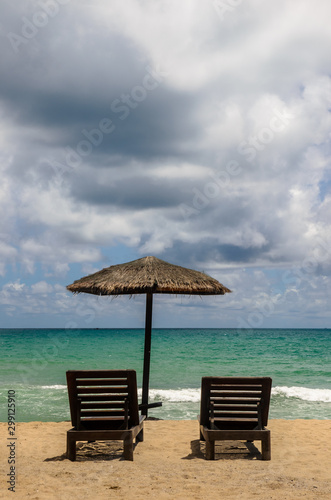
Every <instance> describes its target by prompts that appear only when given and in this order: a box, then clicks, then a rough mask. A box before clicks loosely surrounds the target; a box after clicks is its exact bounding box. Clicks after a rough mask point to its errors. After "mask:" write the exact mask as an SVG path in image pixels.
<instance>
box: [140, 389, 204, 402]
mask: <svg viewBox="0 0 331 500" xmlns="http://www.w3.org/2000/svg"><path fill="white" fill-rule="evenodd" d="M138 394H139V395H141V390H139V391H138ZM149 398H150V400H154V401H169V402H172V403H184V402H189V403H198V402H199V401H200V389H177V390H176V389H150V390H149Z"/></svg>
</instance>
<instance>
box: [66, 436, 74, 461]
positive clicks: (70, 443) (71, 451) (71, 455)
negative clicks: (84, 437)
mask: <svg viewBox="0 0 331 500" xmlns="http://www.w3.org/2000/svg"><path fill="white" fill-rule="evenodd" d="M67 458H68V459H69V460H71V461H73V462H74V461H75V460H76V440H75V439H73V438H72V437H71V436H70V435H69V433H67Z"/></svg>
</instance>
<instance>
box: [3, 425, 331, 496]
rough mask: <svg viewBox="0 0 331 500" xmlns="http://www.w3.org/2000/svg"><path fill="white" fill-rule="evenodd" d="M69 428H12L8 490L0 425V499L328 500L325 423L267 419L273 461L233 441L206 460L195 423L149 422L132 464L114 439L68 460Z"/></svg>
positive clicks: (329, 457)
mask: <svg viewBox="0 0 331 500" xmlns="http://www.w3.org/2000/svg"><path fill="white" fill-rule="evenodd" d="M69 428H70V424H69V422H60V423H52V422H46V423H45V422H29V423H18V424H17V425H16V437H17V440H16V441H15V450H13V452H14V453H15V459H16V464H15V467H16V468H15V473H16V480H15V493H13V492H10V491H8V490H7V488H8V486H9V484H8V483H6V481H7V479H8V476H6V475H7V474H8V473H9V471H10V470H9V467H10V465H9V464H8V456H9V453H10V447H7V446H6V445H7V444H8V443H9V440H8V439H7V438H8V431H7V424H3V423H2V424H0V432H1V436H2V440H1V450H0V451H1V462H0V465H1V483H0V498H15V499H20V500H21V499H34V500H37V499H41V500H44V499H70V500H71V499H76V498H77V499H82V500H83V499H92V498H93V499H95V498H96V499H101V500H102V499H106V498H107V499H109V498H111V499H130V500H131V499H142V498H151V499H154V498H155V499H160V500H163V499H164V500H165V499H170V498H171V499H180V500H185V499H187V500H188V499H190V500H192V499H199V500H201V499H213V498H215V499H218V498H226V499H245V500H246V499H248V500H249V499H252V500H253V499H254V500H256V499H261V500H262V499H263V500H271V499H282V500H288V499H314V500H316V499H328V500H330V499H331V442H330V438H331V420H271V421H270V422H269V425H268V428H269V429H270V430H271V461H262V460H260V454H259V453H258V451H257V452H254V450H253V452H252V453H250V452H248V450H247V448H246V447H245V446H244V445H243V444H241V443H235V442H232V443H227V444H226V446H225V447H224V445H223V448H222V450H221V449H220V447H219V446H217V447H216V451H217V454H216V460H215V461H207V460H205V459H204V454H203V451H204V446H203V444H201V445H200V442H199V440H198V437H199V428H198V422H197V421H187V420H181V421H172V420H160V421H153V420H148V421H146V422H145V440H144V442H143V443H139V444H138V445H137V446H136V448H135V451H134V461H133V462H128V461H124V460H123V459H122V444H121V443H120V442H106V443H105V442H99V443H91V444H87V443H84V444H79V451H78V452H77V461H76V462H70V461H69V460H67V459H66V456H65V445H66V431H67V430H68V429H69ZM256 447H257V448H259V447H260V443H259V442H257V443H256ZM219 451H223V453H222V454H220V453H219Z"/></svg>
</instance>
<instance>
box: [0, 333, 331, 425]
mask: <svg viewBox="0 0 331 500" xmlns="http://www.w3.org/2000/svg"><path fill="white" fill-rule="evenodd" d="M0 345H1V349H0V401H1V404H0V421H1V422H5V421H6V420H7V396H8V391H11V393H12V391H15V397H16V421H17V422H30V421H44V422H47V421H55V422H58V421H64V420H69V419H70V415H69V406H68V395H67V389H66V378H65V373H66V370H75V369H127V368H131V369H134V370H136V371H137V380H138V387H139V395H141V390H140V388H141V385H142V367H143V353H144V330H142V329H91V330H89V329H72V330H71V329H62V330H61V329H2V330H0ZM208 375H209V376H210V375H213V376H270V377H272V380H273V389H272V397H271V406H270V418H283V419H296V418H300V419H330V418H331V330H328V329H326V330H312V329H300V330H299V329H256V330H255V329H252V330H245V329H242V330H237V329H153V332H152V349H151V372H150V401H152V402H153V401H162V403H163V405H162V407H159V408H154V409H152V410H150V411H149V416H152V417H156V418H161V419H174V420H181V419H196V417H197V415H198V414H199V400H200V385H201V377H203V376H208Z"/></svg>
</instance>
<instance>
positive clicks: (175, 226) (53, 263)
mask: <svg viewBox="0 0 331 500" xmlns="http://www.w3.org/2000/svg"><path fill="white" fill-rule="evenodd" d="M0 14H1V15H0V33H1V46H0V51H1V54H0V64H1V66H2V67H1V79H0V145H1V150H0V151H1V152H0V155H1V156H0V158H1V161H0V168H1V183H0V193H1V196H0V204H1V229H0V234H1V240H0V274H1V276H0V277H1V288H0V290H1V291H0V314H1V326H2V327H66V328H70V327H75V326H79V327H85V328H88V327H102V326H108V327H133V326H136V327H142V326H143V324H144V305H143V303H144V298H143V297H141V296H137V297H135V298H132V299H131V300H129V299H128V298H127V297H121V298H118V299H115V300H111V299H110V298H97V297H94V296H89V295H82V296H72V295H71V294H70V293H69V292H67V291H66V289H65V286H66V285H68V284H69V283H71V282H72V281H74V280H75V279H79V278H80V277H82V276H84V275H86V274H90V273H91V272H94V271H97V270H99V269H101V268H103V267H107V266H110V265H113V264H117V263H121V262H125V261H129V260H134V259H136V258H140V257H143V256H146V255H155V256H157V257H159V258H161V259H164V260H167V261H169V262H172V263H174V264H178V265H183V266H186V267H191V268H194V269H198V270H201V271H204V272H206V273H208V274H210V275H212V276H214V277H215V278H217V279H219V281H221V282H222V283H223V284H224V285H226V286H227V287H229V288H230V289H231V290H232V291H233V293H232V294H228V295H226V296H223V297H205V298H202V299H200V298H192V297H175V296H157V297H156V298H155V307H154V313H155V314H154V326H159V327H167V326H169V327H175V326H179V327H185V326H196V327H201V326H205V327H233V328H243V327H247V328H249V327H299V328H300V327H317V328H323V327H331V308H330V291H331V229H330V223H329V221H330V214H331V196H330V185H331V170H330V167H331V164H330V133H331V114H330V111H331V56H330V46H331V31H330V18H331V4H330V2H329V0H318V1H317V2H312V1H308V0H292V1H290V0H279V1H278V2H272V1H265V0H224V1H221V0H220V1H212V0H210V1H204V2H201V1H198V0H181V1H180V2H178V1H176V0H158V1H155V0H154V1H153V0H126V1H125V2H123V1H122V0H93V1H92V0H79V1H78V0H38V1H27V0H15V2H12V1H11V0H3V1H2V2H1V6H0Z"/></svg>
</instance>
